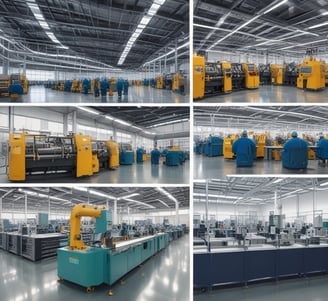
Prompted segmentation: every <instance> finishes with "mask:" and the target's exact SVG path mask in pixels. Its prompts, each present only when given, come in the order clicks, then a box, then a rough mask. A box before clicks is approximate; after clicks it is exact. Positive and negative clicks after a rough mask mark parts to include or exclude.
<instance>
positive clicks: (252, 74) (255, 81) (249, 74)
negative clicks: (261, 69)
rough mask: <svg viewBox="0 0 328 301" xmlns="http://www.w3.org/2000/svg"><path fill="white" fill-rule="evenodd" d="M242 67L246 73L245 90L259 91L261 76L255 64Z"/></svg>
mask: <svg viewBox="0 0 328 301" xmlns="http://www.w3.org/2000/svg"><path fill="white" fill-rule="evenodd" d="M242 66H243V70H244V72H245V88H246V89H258V87H259V86H260V76H259V73H258V70H257V67H256V66H255V64H249V63H244V64H242Z"/></svg>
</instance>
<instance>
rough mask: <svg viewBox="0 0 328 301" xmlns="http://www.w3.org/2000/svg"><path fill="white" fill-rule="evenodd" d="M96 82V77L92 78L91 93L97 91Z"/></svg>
mask: <svg viewBox="0 0 328 301" xmlns="http://www.w3.org/2000/svg"><path fill="white" fill-rule="evenodd" d="M95 83H96V81H95V80H94V79H92V80H91V83H90V93H91V94H93V93H94V91H95Z"/></svg>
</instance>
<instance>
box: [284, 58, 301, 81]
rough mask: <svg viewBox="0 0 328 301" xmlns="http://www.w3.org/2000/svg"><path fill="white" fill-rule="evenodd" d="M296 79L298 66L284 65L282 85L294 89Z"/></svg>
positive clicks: (292, 64)
mask: <svg viewBox="0 0 328 301" xmlns="http://www.w3.org/2000/svg"><path fill="white" fill-rule="evenodd" d="M297 78H298V66H297V65H296V64H295V63H290V64H286V65H284V68H283V84H284V85H286V86H293V87H296V83H297Z"/></svg>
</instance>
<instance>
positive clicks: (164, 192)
mask: <svg viewBox="0 0 328 301" xmlns="http://www.w3.org/2000/svg"><path fill="white" fill-rule="evenodd" d="M156 190H157V191H158V192H160V193H162V194H164V195H166V196H167V197H168V198H169V199H170V200H172V201H173V202H175V203H176V204H178V200H177V199H176V198H175V197H174V196H173V195H172V194H171V193H169V192H167V191H166V190H164V189H163V188H162V187H156Z"/></svg>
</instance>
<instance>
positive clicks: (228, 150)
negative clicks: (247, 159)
mask: <svg viewBox="0 0 328 301" xmlns="http://www.w3.org/2000/svg"><path fill="white" fill-rule="evenodd" d="M236 138H237V137H230V138H229V137H227V138H224V141H223V158H225V159H233V158H234V157H235V155H234V153H233V152H232V144H233V143H234V141H235V140H236Z"/></svg>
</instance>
